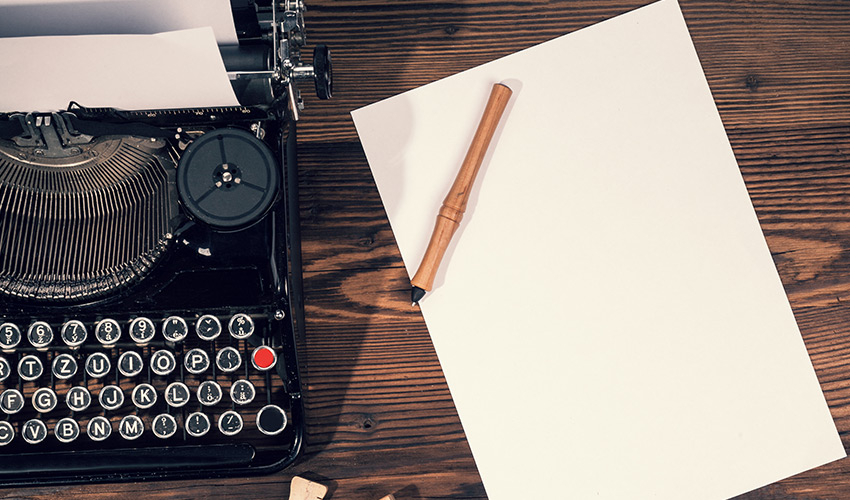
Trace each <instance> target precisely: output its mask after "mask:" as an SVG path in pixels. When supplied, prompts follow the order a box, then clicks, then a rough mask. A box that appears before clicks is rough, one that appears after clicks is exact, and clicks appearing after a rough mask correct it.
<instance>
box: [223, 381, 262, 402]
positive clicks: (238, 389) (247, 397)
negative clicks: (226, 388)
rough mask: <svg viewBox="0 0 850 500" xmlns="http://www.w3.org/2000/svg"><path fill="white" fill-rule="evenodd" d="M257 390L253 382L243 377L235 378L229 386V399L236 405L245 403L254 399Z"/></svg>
mask: <svg viewBox="0 0 850 500" xmlns="http://www.w3.org/2000/svg"><path fill="white" fill-rule="evenodd" d="M256 395H257V391H256V390H255V389H254V384H252V383H251V382H248V381H247V380H245V379H240V380H237V381H236V382H233V385H231V386H230V399H231V400H233V402H234V403H236V404H238V405H246V404H248V403H250V402H251V401H253V400H254V396H256Z"/></svg>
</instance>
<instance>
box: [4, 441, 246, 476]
mask: <svg viewBox="0 0 850 500" xmlns="http://www.w3.org/2000/svg"><path fill="white" fill-rule="evenodd" d="M254 454H255V450H254V447H253V446H251V445H249V444H213V445H207V446H173V447H157V448H124V449H112V450H84V451H75V452H52V453H51V452H47V453H22V454H17V455H6V456H0V474H2V475H6V474H10V473H26V472H50V471H55V472H68V471H70V470H81V471H86V472H87V473H93V472H102V473H110V472H129V471H133V472H137V471H138V472H140V471H144V470H151V469H169V468H182V467H204V468H217V467H225V466H227V467H233V466H238V465H245V464H248V463H249V462H251V460H252V459H253V458H254Z"/></svg>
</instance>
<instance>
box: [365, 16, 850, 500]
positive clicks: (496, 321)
mask: <svg viewBox="0 0 850 500" xmlns="http://www.w3.org/2000/svg"><path fill="white" fill-rule="evenodd" d="M499 81H505V82H506V83H508V84H509V85H511V86H512V88H513V89H514V91H515V94H514V96H513V98H512V102H511V103H510V104H509V107H508V110H507V113H506V116H505V119H504V121H503V125H502V127H501V128H500V129H499V130H498V131H497V134H496V138H495V140H494V145H493V147H492V148H491V152H490V155H489V158H488V159H487V160H485V164H484V166H483V167H482V170H481V172H480V174H479V178H478V182H477V185H476V188H475V189H474V192H473V194H472V199H471V200H470V205H469V209H468V210H467V214H466V218H465V219H464V222H463V223H462V225H461V229H460V231H459V233H458V234H457V235H455V239H454V241H453V244H452V246H451V247H450V248H449V252H448V255H447V258H446V259H445V260H444V262H443V266H442V269H441V273H440V274H439V275H438V277H437V283H436V289H435V290H434V291H433V292H431V293H430V294H429V295H428V296H426V298H425V299H424V300H423V301H422V303H421V307H422V311H423V314H424V316H425V320H426V322H427V325H428V329H429V331H430V333H431V337H432V339H433V342H434V346H435V348H436V351H437V354H438V356H439V359H440V362H441V364H442V367H443V370H444V372H445V375H446V379H447V381H448V384H449V387H450V389H451V392H452V396H453V398H454V401H455V404H456V406H457V409H458V413H459V415H460V418H461V421H462V423H463V426H464V430H465V431H466V434H467V437H468V439H469V443H470V446H471V448H472V452H473V455H474V457H475V460H476V463H477V465H478V467H479V470H480V472H481V477H482V479H483V481H484V485H485V488H486V489H487V492H488V495H489V497H490V498H491V500H516V499H520V498H578V499H586V498H596V499H623V498H654V499H662V498H670V499H677V500H678V499H682V498H688V499H699V498H706V499H718V498H726V497H730V496H734V495H737V494H740V493H743V492H745V491H749V490H751V489H754V488H757V487H759V486H762V485H765V484H768V483H771V482H774V481H777V480H780V479H782V478H785V477H787V476H790V475H793V474H796V473H798V472H801V471H804V470H807V469H810V468H812V467H816V466H819V465H821V464H824V463H827V462H830V461H832V460H836V459H839V458H842V457H844V456H845V452H844V448H843V447H842V444H841V441H840V439H839V437H838V434H837V432H836V429H835V425H834V423H833V421H832V418H831V416H830V413H829V409H828V407H827V405H826V402H825V400H824V397H823V394H822V392H821V388H820V386H819V384H818V380H817V378H816V376H815V373H814V370H813V368H812V365H811V361H810V359H809V357H808V354H807V352H806V348H805V345H804V343H803V341H802V337H801V335H800V332H799V330H798V328H797V326H796V323H795V320H794V316H793V314H792V312H791V309H790V307H789V304H788V301H787V298H786V296H785V293H784V290H783V288H782V284H781V282H780V279H779V276H778V274H777V272H776V269H775V267H774V264H773V261H772V259H771V256H770V253H769V250H768V247H767V245H766V243H765V240H764V237H763V235H762V233H761V228H760V226H759V223H758V220H757V218H756V215H755V212H754V210H753V207H752V204H751V202H750V200H749V197H748V194H747V191H746V187H745V185H744V183H743V181H742V178H741V175H740V172H739V170H738V167H737V164H736V161H735V158H734V155H733V153H732V150H731V147H730V145H729V142H728V139H727V137H726V135H725V131H724V128H723V124H722V123H721V121H720V116H719V114H718V112H717V110H716V107H715V105H714V102H713V100H712V96H711V93H710V90H709V87H708V85H707V82H706V80H705V77H704V75H703V72H702V68H701V67H700V64H699V60H698V58H697V54H696V52H695V50H694V47H693V44H692V42H691V40H690V36H689V34H688V31H687V26H686V24H685V22H684V19H683V17H682V14H681V11H680V10H679V7H678V4H677V3H676V2H675V0H662V1H660V2H657V3H654V4H651V5H649V6H646V7H644V8H641V9H638V10H636V11H633V12H631V13H628V14H625V15H622V16H619V17H617V18H614V19H611V20H608V21H605V22H602V23H600V24H597V25H595V26H592V27H589V28H586V29H583V30H580V31H578V32H575V33H572V34H570V35H567V36H564V37H561V38H558V39H556V40H553V41H550V42H547V43H544V44H542V45H539V46H536V47H533V48H531V49H528V50H525V51H522V52H519V53H517V54H514V55H511V56H508V57H505V58H503V59H499V60H497V61H494V62H492V63H489V64H486V65H484V66H481V67H478V68H475V69H473V70H470V71H467V72H464V73H461V74H458V75H455V76H452V77H450V78H447V79H444V80H441V81H438V82H435V83H433V84H430V85H426V86H424V87H422V88H419V89H416V90H413V91H410V92H407V93H404V94H401V95H398V96H396V97H393V98H390V99H387V100H385V101H382V102H379V103H376V104H373V105H371V106H367V107H365V108H362V109H359V110H356V111H354V112H353V113H352V116H353V118H354V121H355V124H356V126H357V130H358V133H359V134H360V138H361V141H362V143H363V146H364V149H365V151H366V155H367V157H368V160H369V164H370V166H371V168H372V171H373V173H374V177H375V181H376V183H377V185H378V188H379V191H380V193H381V197H382V199H383V202H384V205H385V207H386V210H387V213H388V215H389V219H390V222H391V224H392V227H393V231H394V233H395V236H396V239H397V241H398V244H399V247H400V249H401V253H402V256H403V258H404V261H405V264H406V266H407V269H408V271H409V273H410V274H411V275H412V274H413V273H414V272H415V268H416V266H418V264H419V261H420V259H421V256H422V254H423V253H424V250H425V247H426V245H427V242H428V238H429V236H430V233H431V230H432V228H433V224H434V220H435V216H436V213H437V210H438V208H439V206H440V203H441V201H442V199H443V197H445V195H446V193H447V192H448V189H449V186H450V185H451V183H452V180H453V179H454V176H455V175H456V173H457V169H458V168H459V166H460V163H461V161H462V159H463V155H464V153H465V151H466V148H467V147H468V144H469V141H470V139H471V137H472V134H473V133H474V131H475V127H476V125H477V123H478V119H479V117H480V114H481V112H482V110H483V108H484V103H485V102H486V99H487V96H488V94H489V91H490V87H491V86H492V84H493V83H495V82H499Z"/></svg>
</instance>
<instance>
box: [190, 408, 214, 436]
mask: <svg viewBox="0 0 850 500" xmlns="http://www.w3.org/2000/svg"><path fill="white" fill-rule="evenodd" d="M209 431H210V418H209V417H208V416H206V415H204V414H203V413H201V412H199V411H196V412H195V413H192V414H191V415H189V416H188V417H186V432H187V433H188V434H189V435H190V436H192V437H201V436H203V435H204V434H206V433H207V432H209Z"/></svg>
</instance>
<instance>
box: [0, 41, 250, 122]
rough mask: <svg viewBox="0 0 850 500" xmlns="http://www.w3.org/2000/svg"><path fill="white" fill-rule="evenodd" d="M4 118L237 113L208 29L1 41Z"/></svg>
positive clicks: (1, 108)
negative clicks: (104, 110)
mask: <svg viewBox="0 0 850 500" xmlns="http://www.w3.org/2000/svg"><path fill="white" fill-rule="evenodd" d="M0 54H2V57H0V112H4V111H5V112H9V111H20V112H28V111H40V112H47V111H60V110H64V109H66V108H67V107H68V104H69V103H70V102H71V101H76V102H77V103H79V104H80V105H81V106H85V107H92V108H94V107H111V108H117V109H161V108H191V107H215V106H238V105H239V101H238V100H237V99H236V95H235V94H234V92H233V88H232V87H231V85H230V80H229V79H228V77H227V72H226V71H225V68H224V62H222V59H221V54H220V53H219V50H218V45H217V44H216V41H215V37H214V35H213V31H212V29H211V28H210V27H205V28H194V29H187V30H179V31H170V32H165V33H157V34H154V35H79V36H34V37H19V38H0Z"/></svg>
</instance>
